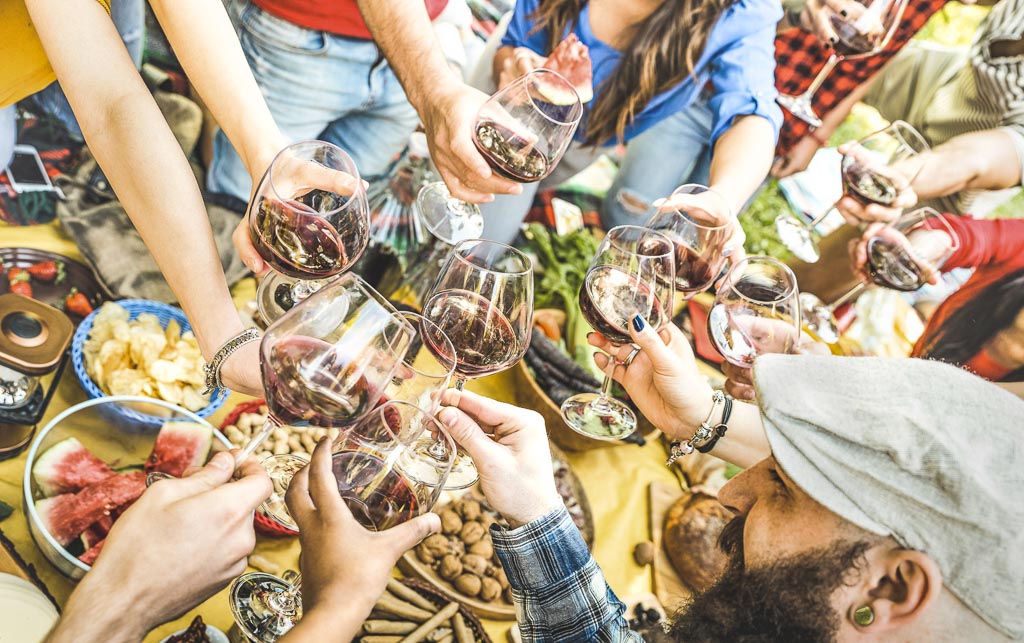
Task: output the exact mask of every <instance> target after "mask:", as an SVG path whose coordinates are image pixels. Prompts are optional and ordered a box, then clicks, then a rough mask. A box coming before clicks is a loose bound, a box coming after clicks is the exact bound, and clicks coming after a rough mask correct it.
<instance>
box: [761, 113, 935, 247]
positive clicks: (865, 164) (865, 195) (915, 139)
mask: <svg viewBox="0 0 1024 643" xmlns="http://www.w3.org/2000/svg"><path fill="white" fill-rule="evenodd" d="M928 149H929V148H928V144H927V143H926V142H925V140H924V137H922V136H921V135H920V134H919V133H918V132H917V130H915V129H914V128H913V127H911V126H910V125H908V124H907V123H904V122H903V121H895V122H893V123H892V125H890V126H888V127H886V128H885V129H882V130H879V131H877V132H874V133H873V134H869V135H868V136H866V137H864V138H862V139H861V140H859V141H857V142H856V143H852V144H851V145H850V147H849V149H847V150H846V153H845V154H844V155H843V161H842V173H843V195H844V196H849V197H852V198H854V199H856V200H857V201H858V202H859V203H861V204H862V205H865V206H866V205H869V204H872V203H877V204H879V205H885V206H888V205H891V204H892V203H893V202H894V201H896V199H897V198H898V197H899V195H900V194H901V193H902V192H903V191H904V190H906V189H907V188H908V187H910V184H911V183H913V181H914V179H915V178H917V175H918V174H919V173H920V172H921V168H922V167H923V166H924V160H925V158H926V156H925V153H926V152H927V151H928ZM834 207H835V206H834V205H833V206H832V208H829V209H828V210H826V211H825V212H822V213H821V214H820V215H819V216H817V217H815V218H814V220H812V221H811V222H809V223H804V221H803V219H800V218H797V217H795V216H793V215H792V214H790V213H785V214H781V215H779V216H778V217H777V218H776V219H775V229H776V231H777V232H778V234H779V239H781V240H782V243H783V244H784V245H785V246H786V247H787V248H788V249H789V250H790V251H791V252H792V253H793V254H794V255H796V256H797V258H798V259H800V260H802V261H806V262H807V263H815V262H816V261H818V259H819V258H820V257H821V253H820V251H819V249H818V236H817V233H816V232H815V228H816V227H817V226H818V224H820V223H821V222H822V221H824V220H825V217H827V216H828V215H829V213H831V212H832V209H833V208H834Z"/></svg>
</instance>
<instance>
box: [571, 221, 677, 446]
mask: <svg viewBox="0 0 1024 643" xmlns="http://www.w3.org/2000/svg"><path fill="white" fill-rule="evenodd" d="M675 253H676V247H675V245H674V244H673V243H672V242H671V241H669V239H668V238H667V237H665V236H664V235H662V234H661V233H660V232H655V231H654V230H650V229H648V228H643V227H639V226H630V225H623V226H618V227H615V228H612V229H611V230H609V231H608V234H607V235H605V238H604V239H603V240H602V241H601V244H600V245H599V246H598V248H597V254H596V255H595V256H594V259H593V260H592V261H591V262H590V268H589V269H588V271H587V276H586V278H585V279H584V281H583V285H582V286H581V287H580V294H579V301H580V312H581V313H582V314H583V317H584V318H585V319H586V320H587V321H588V322H589V323H590V325H591V326H593V328H594V330H596V331H598V332H599V333H601V334H602V335H604V336H605V338H606V339H608V340H609V341H610V342H612V343H613V344H629V343H631V342H632V341H633V340H632V338H631V337H630V335H629V325H630V323H631V322H632V321H633V318H634V317H636V316H637V315H640V316H642V317H643V318H644V319H645V320H646V321H647V324H649V325H650V326H651V328H653V329H654V330H658V329H660V328H661V326H662V325H663V324H665V323H667V322H668V320H669V319H671V317H672V300H673V297H674V283H675V268H674V266H675ZM611 385H612V378H611V376H610V375H608V374H606V375H605V377H604V384H603V385H602V386H601V392H600V393H599V394H597V393H579V394H577V395H574V396H572V397H570V398H569V399H567V400H566V401H565V402H563V403H562V407H561V411H562V418H564V419H565V423H566V424H568V425H569V428H571V429H572V430H573V431H576V432H577V433H580V434H583V435H585V436H588V437H591V438H596V439H598V440H619V439H621V438H624V437H626V436H628V435H630V434H631V433H633V432H634V431H636V425H637V420H636V414H635V413H633V411H632V409H630V408H629V407H628V406H626V405H625V404H623V403H622V402H620V401H619V400H617V399H615V398H614V397H612V396H611V395H610V390H611Z"/></svg>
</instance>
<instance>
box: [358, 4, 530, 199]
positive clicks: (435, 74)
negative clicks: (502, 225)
mask: <svg viewBox="0 0 1024 643" xmlns="http://www.w3.org/2000/svg"><path fill="white" fill-rule="evenodd" d="M359 10H360V11H361V12H362V14H363V19H364V20H366V24H367V26H368V27H369V28H370V32H371V33H372V34H373V38H374V41H375V42H376V43H377V46H379V47H380V48H381V51H383V52H384V55H385V56H386V57H387V59H388V63H390V65H391V68H392V69H393V70H394V72H395V75H397V76H398V80H399V81H400V82H401V83H402V87H403V88H404V89H405V93H406V95H407V96H408V97H409V102H410V103H412V105H413V107H415V108H416V111H417V112H418V113H419V115H420V119H421V120H422V121H423V125H424V127H425V128H426V130H427V137H428V140H429V142H430V152H431V158H432V159H433V161H434V164H435V165H436V166H437V169H438V170H439V171H440V172H441V176H442V178H444V181H445V183H446V184H447V185H448V188H449V189H450V190H451V192H452V194H453V195H454V196H456V197H458V198H460V199H464V200H467V201H475V202H477V203H483V202H486V201H490V200H492V199H493V198H494V197H493V196H492V195H493V194H506V193H507V194H518V193H519V192H521V191H522V187H521V186H520V185H519V184H517V183H514V182H512V181H509V180H507V179H503V178H501V177H499V176H497V175H496V174H494V173H493V172H491V168H490V166H489V165H487V161H485V160H484V158H483V157H482V156H480V153H479V152H477V150H476V147H475V146H474V145H473V140H472V128H473V124H474V122H475V119H476V113H477V111H478V110H479V109H480V106H481V105H483V103H484V101H486V100H487V96H486V95H485V94H483V93H482V92H479V91H477V90H475V89H472V88H471V87H468V86H467V85H465V84H464V83H463V82H462V80H461V79H459V78H457V77H456V76H455V73H454V72H453V71H452V69H451V68H450V67H449V66H448V63H447V61H446V60H445V58H444V54H443V53H442V51H441V47H440V46H439V45H438V43H437V40H436V38H435V36H434V30H433V29H432V28H431V26H430V17H429V16H428V15H427V11H426V8H425V7H424V5H423V0H359Z"/></svg>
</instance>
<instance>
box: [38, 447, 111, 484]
mask: <svg viewBox="0 0 1024 643" xmlns="http://www.w3.org/2000/svg"><path fill="white" fill-rule="evenodd" d="M112 475H114V471H113V470H112V469H111V468H110V467H109V466H107V463H106V462H104V461H103V460H100V459H99V458H97V457H96V456H95V455H93V454H92V452H91V451H89V449H86V448H85V446H84V445H83V444H82V443H81V442H79V441H78V439H77V438H65V439H64V440H61V441H60V442H58V443H56V444H54V445H53V446H51V447H50V448H49V449H47V450H46V451H44V452H43V453H42V455H40V456H39V457H38V458H36V462H35V464H34V465H32V477H33V478H34V479H35V481H36V485H38V486H39V490H40V491H41V492H42V493H43V495H44V496H47V497H50V496H56V495H58V494H62V493H74V492H76V491H81V490H82V489H84V488H86V487H88V486H89V485H92V484H95V483H97V482H102V481H103V480H106V479H107V478H109V477H110V476H112Z"/></svg>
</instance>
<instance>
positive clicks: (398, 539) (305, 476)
mask: <svg viewBox="0 0 1024 643" xmlns="http://www.w3.org/2000/svg"><path fill="white" fill-rule="evenodd" d="M331 464H332V462H331V441H330V440H328V439H326V438H325V439H323V440H321V441H320V443H319V444H318V445H317V446H316V448H315V449H314V450H313V456H312V458H311V459H310V462H309V465H308V466H306V467H305V468H303V469H302V470H301V471H299V472H298V473H297V474H295V477H294V478H292V481H291V483H290V484H289V486H288V493H287V494H286V496H285V502H286V503H287V504H288V509H289V511H290V512H291V515H292V518H294V519H295V523H296V524H297V525H298V526H299V544H300V545H301V546H302V555H301V557H300V559H299V567H300V569H301V571H302V604H303V608H304V610H305V611H306V612H307V613H308V612H309V611H311V610H312V609H314V608H316V607H317V606H319V605H328V606H329V605H347V606H350V607H351V606H353V603H355V604H356V606H358V607H359V608H361V609H363V610H364V611H363V616H364V617H365V615H366V614H369V613H370V610H371V609H373V605H374V603H375V602H376V601H377V599H378V598H379V597H380V595H381V594H383V593H384V588H385V587H386V586H387V582H388V578H390V577H391V569H392V568H393V567H394V566H395V563H396V562H397V561H398V559H399V558H400V557H401V556H402V554H404V553H405V552H406V551H408V550H410V549H412V548H413V547H415V546H416V545H417V544H418V543H419V542H420V541H421V540H423V539H424V538H426V537H427V536H429V535H431V534H435V533H437V532H438V531H440V529H441V519H440V518H438V517H437V514H433V513H426V514H423V515H421V516H417V517H415V518H413V519H411V520H409V521H406V522H404V523H402V524H400V525H397V526H395V527H392V528H391V529H386V530H384V531H380V532H373V531H369V530H367V529H366V528H364V527H363V526H362V525H361V524H359V522H357V521H356V519H355V518H354V517H353V516H352V512H351V511H350V510H349V508H348V505H346V504H345V500H344V499H343V498H342V496H341V494H340V493H338V481H337V478H335V476H334V473H333V471H332V470H331ZM353 609H356V608H355V607H353Z"/></svg>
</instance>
